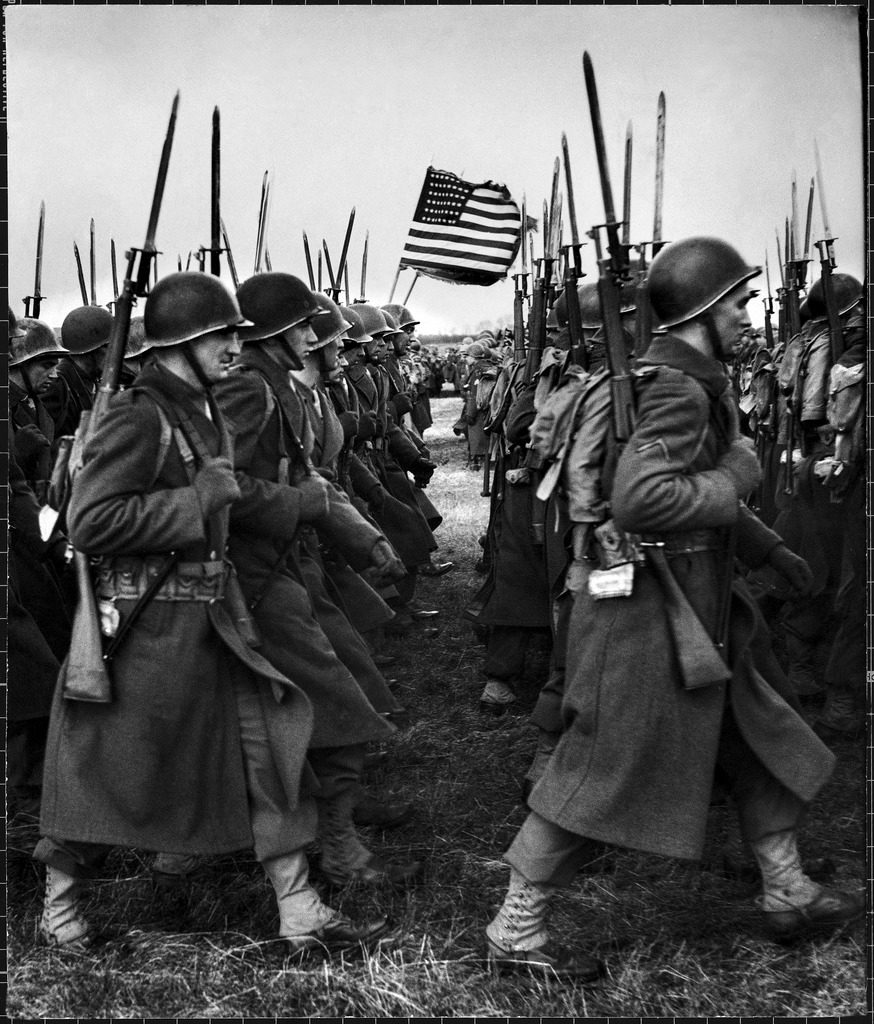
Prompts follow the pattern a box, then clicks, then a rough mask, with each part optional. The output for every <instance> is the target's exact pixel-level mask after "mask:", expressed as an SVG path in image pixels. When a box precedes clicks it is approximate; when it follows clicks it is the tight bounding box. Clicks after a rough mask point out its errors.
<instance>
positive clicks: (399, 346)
mask: <svg viewBox="0 0 874 1024" xmlns="http://www.w3.org/2000/svg"><path fill="white" fill-rule="evenodd" d="M380 309H381V310H382V311H383V313H384V314H386V319H387V321H388V322H389V324H390V326H392V327H394V330H393V332H392V334H391V346H392V352H390V353H388V357H387V359H386V360H385V366H386V369H387V370H388V371H389V374H392V375H394V374H393V371H394V369H395V367H398V368H399V369H400V368H403V369H402V374H401V376H402V377H403V378H404V384H405V387H406V390H407V391H409V393H410V397H411V399H412V403H413V405H412V409H411V410H410V419H411V420H412V422H413V425H414V426H415V428H416V430H417V431H418V432H419V436H423V435H424V433H425V431H426V430H427V429H428V427H430V426H431V424H432V423H433V422H434V420H433V417H432V416H431V401H430V397H429V391H428V385H427V380H426V378H427V373H426V372H424V370H423V368H422V365H421V359H420V355H419V354H420V352H421V349H422V346H421V343H420V342H419V340H418V339H417V338H416V328H417V327H418V326H419V322H420V321H418V320H415V319H414V318H413V314H412V313H411V312H410V311H409V310H408V309H407V307H406V306H401V305H398V304H397V303H389V304H387V305H385V306H381V307H380Z"/></svg>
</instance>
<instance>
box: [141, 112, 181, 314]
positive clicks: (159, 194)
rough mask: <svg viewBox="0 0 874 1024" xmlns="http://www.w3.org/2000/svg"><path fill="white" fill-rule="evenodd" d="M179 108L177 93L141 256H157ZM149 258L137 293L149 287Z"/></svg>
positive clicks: (145, 263) (144, 291)
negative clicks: (157, 235) (160, 215)
mask: <svg viewBox="0 0 874 1024" xmlns="http://www.w3.org/2000/svg"><path fill="white" fill-rule="evenodd" d="M178 109H179V93H178V92H177V93H176V96H175V97H174V99H173V107H172V109H171V110H170V123H169V125H168V126H167V135H166V136H165V138H164V148H163V149H162V150H161V163H160V164H159V166H158V180H157V182H156V183H155V194H154V195H153V196H152V209H151V211H150V212H149V224H148V227H147V228H146V240H145V242H144V243H143V248H142V253H143V256H147V255H148V254H153V255H154V257H155V258H157V250H156V249H155V233H156V231H157V230H158V214H159V213H160V212H161V202H162V200H163V198H164V185H165V184H166V182H167V167H168V165H169V163H170V150H171V149H172V148H173V135H174V133H175V131H176V112H177V110H178ZM150 262H151V259H142V260H140V274H139V277H138V279H137V288H136V289H135V293H136V294H137V295H145V294H146V293H147V292H148V287H149V271H150V267H149V264H150Z"/></svg>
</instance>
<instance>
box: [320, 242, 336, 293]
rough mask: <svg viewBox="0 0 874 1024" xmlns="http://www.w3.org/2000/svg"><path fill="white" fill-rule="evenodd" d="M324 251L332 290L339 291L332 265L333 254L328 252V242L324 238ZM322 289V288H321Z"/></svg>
mask: <svg viewBox="0 0 874 1024" xmlns="http://www.w3.org/2000/svg"><path fill="white" fill-rule="evenodd" d="M322 251H323V252H324V254H325V269H326V270H327V271H328V280H329V281H330V282H331V291H332V292H338V288H337V281H336V278H335V277H334V269H333V267H332V266H331V255H330V253H329V252H328V243H327V242H326V241H325V240H324V238H323V239H322ZM319 290H320V291H321V289H319Z"/></svg>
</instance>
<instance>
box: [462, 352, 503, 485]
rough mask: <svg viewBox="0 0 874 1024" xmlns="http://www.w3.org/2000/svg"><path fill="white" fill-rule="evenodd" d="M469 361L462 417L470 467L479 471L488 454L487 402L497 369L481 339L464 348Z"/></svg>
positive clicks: (495, 378) (496, 377)
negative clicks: (465, 431)
mask: <svg viewBox="0 0 874 1024" xmlns="http://www.w3.org/2000/svg"><path fill="white" fill-rule="evenodd" d="M466 355H467V356H468V358H469V359H470V360H471V364H470V369H469V371H468V374H467V379H466V380H465V382H464V394H465V397H464V411H463V413H462V416H463V418H464V423H465V426H466V427H467V459H468V465H469V467H470V468H471V469H473V470H475V471H476V472H479V470H480V469H481V468H482V463H483V460H484V459H485V458H486V457H487V456H488V452H489V438H488V435H487V434H486V432H485V421H486V416H487V414H488V404H489V399H490V398H491V394H492V390H493V389H494V385H495V381H496V380H497V379H498V368H497V365H496V364H495V362H494V361H493V360H492V359H491V357H490V355H489V351H488V349H487V348H486V347H485V345H484V344H483V343H482V342H479V341H475V342H474V343H473V344H472V345H470V346H469V347H468V349H467V353H466Z"/></svg>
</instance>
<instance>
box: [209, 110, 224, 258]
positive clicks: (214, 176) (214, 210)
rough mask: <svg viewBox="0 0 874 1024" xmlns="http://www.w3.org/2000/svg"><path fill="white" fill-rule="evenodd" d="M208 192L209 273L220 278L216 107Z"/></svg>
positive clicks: (213, 117) (217, 111)
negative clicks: (209, 188) (209, 189)
mask: <svg viewBox="0 0 874 1024" xmlns="http://www.w3.org/2000/svg"><path fill="white" fill-rule="evenodd" d="M211 172H212V173H211V176H210V179H211V191H210V203H209V210H210V250H209V272H210V273H211V274H214V275H215V276H216V277H220V276H221V272H222V264H221V251H222V248H221V246H222V243H221V222H222V218H221V114H220V113H219V108H218V107H216V108H215V109H214V110H213V112H212V162H211Z"/></svg>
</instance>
